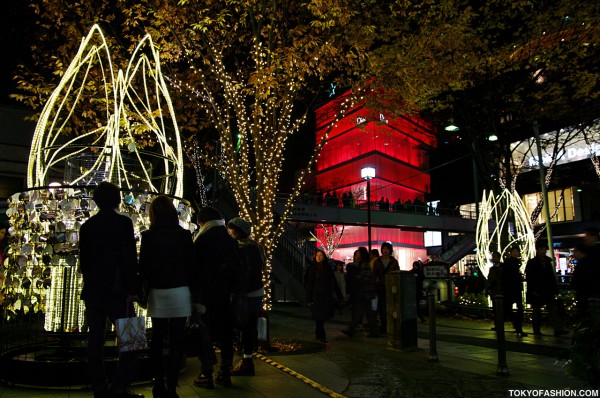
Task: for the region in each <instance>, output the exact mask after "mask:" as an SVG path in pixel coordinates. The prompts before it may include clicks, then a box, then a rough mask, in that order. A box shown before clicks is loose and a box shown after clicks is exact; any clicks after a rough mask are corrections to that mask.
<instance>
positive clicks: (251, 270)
mask: <svg viewBox="0 0 600 398" xmlns="http://www.w3.org/2000/svg"><path fill="white" fill-rule="evenodd" d="M238 245H239V248H240V256H241V258H242V263H243V264H244V266H245V272H246V275H245V281H244V289H243V290H244V292H245V293H250V292H253V291H255V290H258V289H260V288H261V287H263V280H262V276H263V275H262V273H263V270H264V268H265V263H264V261H263V254H262V247H260V246H259V245H258V243H256V242H253V241H250V240H244V241H240V242H239V243H238Z"/></svg>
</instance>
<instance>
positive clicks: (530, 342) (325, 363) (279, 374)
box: [0, 305, 589, 398]
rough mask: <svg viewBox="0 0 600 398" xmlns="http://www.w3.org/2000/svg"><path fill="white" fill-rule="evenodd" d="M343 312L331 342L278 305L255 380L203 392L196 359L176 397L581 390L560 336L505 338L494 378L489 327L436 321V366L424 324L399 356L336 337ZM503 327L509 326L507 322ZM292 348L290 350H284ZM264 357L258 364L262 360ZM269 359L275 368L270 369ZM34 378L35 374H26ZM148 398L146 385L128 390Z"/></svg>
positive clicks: (297, 310)
mask: <svg viewBox="0 0 600 398" xmlns="http://www.w3.org/2000/svg"><path fill="white" fill-rule="evenodd" d="M349 315H350V314H349V310H348V309H345V310H344V312H343V314H342V316H341V317H340V316H337V317H336V318H335V319H333V320H331V321H330V322H326V324H325V327H326V330H327V335H328V340H329V343H327V344H321V343H318V342H316V341H315V340H314V332H313V330H314V322H313V321H312V320H311V319H310V318H309V316H308V310H307V309H306V308H303V307H300V306H290V305H287V306H282V305H276V306H275V308H274V310H273V311H272V313H271V316H270V325H271V328H270V333H271V338H272V341H273V343H274V345H275V346H278V347H280V348H282V351H281V352H271V353H268V354H265V356H266V357H262V356H260V358H257V359H256V360H255V365H256V376H254V377H236V378H234V379H233V383H234V385H233V387H231V388H225V387H221V386H216V388H215V390H204V389H199V388H196V387H194V386H193V380H194V378H195V377H196V375H197V374H198V371H199V363H198V361H197V359H195V358H190V359H188V361H187V366H186V368H185V369H184V371H183V372H182V375H181V377H180V385H181V388H180V389H179V390H178V392H179V395H180V397H182V398H187V397H257V398H258V397H269V398H271V397H273V398H274V397H278V398H279V397H291V398H296V397H298V398H300V397H323V396H327V395H329V396H334V397H342V396H345V397H369V398H370V397H382V398H384V397H385V398H387V397H409V398H420V397H423V398H424V397H433V396H435V397H436V398H438V397H439V398H445V397H448V398H450V397H452V398H456V397H481V396H485V397H507V396H509V390H510V389H565V388H569V389H577V390H579V389H582V388H583V389H585V388H589V387H586V386H585V383H583V382H582V381H580V380H578V379H575V378H573V377H569V376H566V375H565V374H564V370H563V365H564V362H565V359H566V357H565V356H564V354H565V353H567V352H568V346H569V344H570V337H569V336H562V337H560V338H557V337H554V336H542V337H541V338H534V337H533V336H532V335H529V336H527V337H525V338H522V339H517V338H516V336H515V334H514V333H511V332H507V337H506V339H507V349H508V350H509V352H507V364H508V369H509V372H510V375H509V376H507V377H500V376H496V373H495V372H496V366H497V351H496V349H495V333H494V332H492V331H491V330H490V326H491V322H489V321H479V320H463V319H453V318H440V319H438V323H437V332H438V333H437V334H438V342H437V353H438V356H439V362H438V363H430V362H428V361H427V358H428V355H429V341H428V340H427V336H428V335H427V333H428V324H419V326H418V328H419V337H420V338H419V341H418V346H419V349H418V350H417V351H415V352H400V351H397V350H392V349H389V348H388V347H387V339H385V338H375V339H373V338H367V337H365V336H364V335H362V334H361V333H357V334H356V336H355V337H354V338H352V339H351V338H349V337H347V336H345V335H343V334H342V333H341V329H343V328H345V326H346V324H347V322H348V320H349ZM507 325H508V324H507ZM289 348H293V350H289ZM261 358H262V359H261ZM273 361H274V362H275V363H273ZM32 377H35V375H32ZM134 390H135V391H136V392H139V393H143V394H145V396H146V397H151V396H152V393H151V385H150V384H143V385H136V386H134ZM90 396H91V393H90V391H89V390H82V389H81V388H75V387H73V388H71V389H53V390H47V389H46V390H44V389H33V388H25V387H11V386H0V398H8V397H73V398H79V397H90Z"/></svg>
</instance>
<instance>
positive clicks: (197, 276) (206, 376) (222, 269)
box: [190, 206, 242, 389]
mask: <svg viewBox="0 0 600 398" xmlns="http://www.w3.org/2000/svg"><path fill="white" fill-rule="evenodd" d="M197 219H198V224H199V225H200V231H199V233H198V235H197V236H196V239H195V241H194V251H195V257H196V258H195V264H194V266H193V267H192V270H191V279H190V288H191V293H192V303H193V304H194V307H195V308H196V309H197V311H198V312H199V313H200V314H202V313H203V312H204V311H205V314H204V316H203V318H204V319H205V320H206V324H207V325H208V329H209V331H210V336H211V338H212V340H213V341H215V342H218V344H219V346H220V348H221V366H220V369H219V372H218V374H217V377H216V379H215V381H216V383H217V384H221V385H224V386H226V387H229V386H231V374H230V369H231V368H232V367H233V310H232V305H231V298H232V296H233V294H234V293H238V290H239V286H238V283H239V274H240V272H241V271H242V270H241V267H240V258H239V254H238V248H237V243H236V242H235V241H234V240H233V238H232V237H231V236H229V234H228V233H227V228H226V227H225V221H224V220H223V219H222V216H221V213H220V212H219V210H217V209H216V208H214V207H210V206H209V207H203V208H202V209H200V211H199V212H198V217H197ZM200 361H201V362H202V373H201V374H199V375H198V377H196V379H195V380H194V385H195V386H196V387H202V388H208V389H212V388H214V382H213V361H214V353H210V352H207V353H205V352H204V350H203V354H202V355H201V358H200Z"/></svg>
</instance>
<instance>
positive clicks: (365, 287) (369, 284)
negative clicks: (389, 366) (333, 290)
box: [342, 247, 379, 337]
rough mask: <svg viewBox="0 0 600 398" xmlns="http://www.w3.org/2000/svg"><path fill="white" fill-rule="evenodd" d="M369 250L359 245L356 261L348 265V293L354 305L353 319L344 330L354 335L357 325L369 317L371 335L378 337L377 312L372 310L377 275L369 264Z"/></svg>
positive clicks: (349, 334)
mask: <svg viewBox="0 0 600 398" xmlns="http://www.w3.org/2000/svg"><path fill="white" fill-rule="evenodd" d="M369 260H370V258H369V252H368V251H367V248H366V247H359V248H358V250H356V251H355V252H354V261H353V262H352V263H350V264H348V266H347V270H348V271H347V276H348V282H347V285H346V286H348V289H349V290H348V294H349V295H350V303H351V305H352V320H351V321H350V325H349V326H348V329H346V330H342V333H344V334H345V335H347V336H350V337H352V336H354V331H355V329H356V327H357V326H358V325H360V324H362V321H363V318H364V317H365V316H366V317H367V324H368V327H369V332H370V333H369V337H377V336H378V335H379V333H378V332H377V323H376V322H375V314H374V313H373V311H372V310H371V301H372V300H373V299H374V298H375V277H374V276H373V271H371V266H370V265H369Z"/></svg>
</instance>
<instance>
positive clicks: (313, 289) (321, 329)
mask: <svg viewBox="0 0 600 398" xmlns="http://www.w3.org/2000/svg"><path fill="white" fill-rule="evenodd" d="M304 283H305V286H306V302H307V303H308V306H309V307H310V312H311V315H312V317H313V319H314V320H315V336H316V338H317V340H320V341H321V342H322V343H327V335H326V333H325V321H326V320H327V319H330V318H332V317H333V314H334V311H335V303H334V301H333V300H334V299H333V295H335V296H336V297H337V298H338V300H342V299H343V296H342V292H341V291H340V289H339V287H338V285H337V282H336V281H335V275H333V269H332V268H331V265H330V264H329V261H327V255H326V254H325V252H324V251H323V250H317V251H316V252H315V258H314V261H313V263H312V264H311V265H310V266H309V267H308V269H307V270H306V276H305V281H304Z"/></svg>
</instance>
